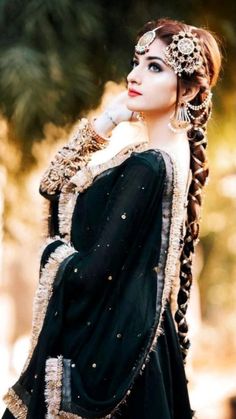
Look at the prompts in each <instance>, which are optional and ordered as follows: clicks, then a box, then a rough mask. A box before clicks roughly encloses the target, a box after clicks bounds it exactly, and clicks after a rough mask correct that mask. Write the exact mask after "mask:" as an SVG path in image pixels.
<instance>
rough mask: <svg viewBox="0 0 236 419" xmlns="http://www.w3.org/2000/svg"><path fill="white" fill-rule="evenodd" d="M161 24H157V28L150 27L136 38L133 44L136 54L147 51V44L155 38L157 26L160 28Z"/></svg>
mask: <svg viewBox="0 0 236 419" xmlns="http://www.w3.org/2000/svg"><path fill="white" fill-rule="evenodd" d="M162 26H163V25H161V26H158V27H157V28H154V29H152V30H151V31H148V32H145V33H144V34H143V35H142V36H141V37H140V38H139V40H138V43H137V45H135V51H136V52H137V53H138V54H145V53H146V52H148V51H149V45H151V43H152V42H153V41H154V39H155V38H156V31H157V30H158V29H159V28H162Z"/></svg>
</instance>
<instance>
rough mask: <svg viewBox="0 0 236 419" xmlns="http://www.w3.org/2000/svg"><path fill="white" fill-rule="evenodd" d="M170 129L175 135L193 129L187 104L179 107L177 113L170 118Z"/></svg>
mask: <svg viewBox="0 0 236 419" xmlns="http://www.w3.org/2000/svg"><path fill="white" fill-rule="evenodd" d="M168 127H169V128H170V129H171V131H173V132H175V133H181V132H186V131H188V130H189V129H190V128H191V119H190V117H189V115H188V108H187V104H186V103H185V102H182V103H181V104H180V105H178V107H177V110H176V112H175V113H174V115H173V116H172V117H171V118H170V122H169V124H168Z"/></svg>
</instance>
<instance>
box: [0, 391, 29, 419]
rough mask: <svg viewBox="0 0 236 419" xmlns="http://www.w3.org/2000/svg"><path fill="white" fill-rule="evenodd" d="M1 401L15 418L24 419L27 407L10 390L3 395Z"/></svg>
mask: <svg viewBox="0 0 236 419" xmlns="http://www.w3.org/2000/svg"><path fill="white" fill-rule="evenodd" d="M3 401H4V402H5V403H6V405H7V407H8V409H9V410H10V412H11V413H12V414H13V416H14V417H15V418H17V419H26V415H27V407H26V406H25V404H24V403H23V401H22V400H21V399H20V398H19V397H18V396H17V394H16V393H15V391H14V390H13V389H12V388H10V389H9V390H8V392H7V393H6V394H5V395H4V397H3Z"/></svg>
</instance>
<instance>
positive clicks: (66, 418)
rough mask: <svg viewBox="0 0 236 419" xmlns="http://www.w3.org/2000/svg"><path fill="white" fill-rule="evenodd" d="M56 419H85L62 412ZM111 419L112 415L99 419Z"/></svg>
mask: <svg viewBox="0 0 236 419" xmlns="http://www.w3.org/2000/svg"><path fill="white" fill-rule="evenodd" d="M58 418H59V419H87V418H85V417H84V416H83V417H82V416H78V415H75V414H74V413H68V412H64V411H63V410H61V411H60V412H59V415H58ZM111 418H112V415H107V416H103V417H102V418H100V419H111ZM53 419H54V418H53Z"/></svg>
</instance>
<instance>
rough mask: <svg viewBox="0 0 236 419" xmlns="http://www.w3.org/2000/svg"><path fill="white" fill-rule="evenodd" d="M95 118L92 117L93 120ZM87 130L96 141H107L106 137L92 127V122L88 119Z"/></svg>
mask: <svg viewBox="0 0 236 419" xmlns="http://www.w3.org/2000/svg"><path fill="white" fill-rule="evenodd" d="M95 120H96V118H94V121H95ZM88 132H89V134H90V135H91V137H92V138H94V139H95V140H96V141H97V142H98V143H108V142H109V140H108V138H105V137H102V136H101V135H100V134H98V133H97V132H96V131H95V129H94V128H93V125H92V122H91V121H88Z"/></svg>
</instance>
